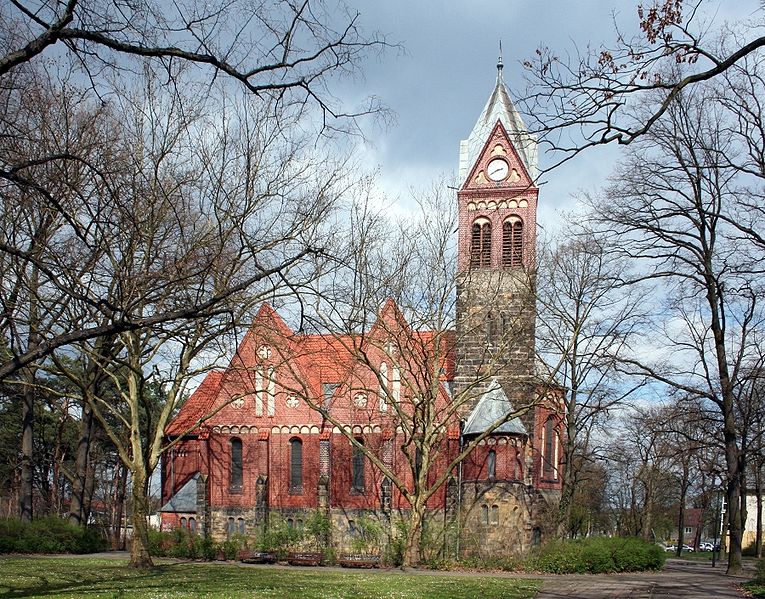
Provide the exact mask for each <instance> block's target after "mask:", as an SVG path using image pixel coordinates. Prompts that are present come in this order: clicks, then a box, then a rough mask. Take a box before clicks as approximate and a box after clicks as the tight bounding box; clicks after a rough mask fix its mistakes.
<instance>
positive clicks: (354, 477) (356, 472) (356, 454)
mask: <svg viewBox="0 0 765 599" xmlns="http://www.w3.org/2000/svg"><path fill="white" fill-rule="evenodd" d="M356 441H358V442H359V443H360V444H361V445H364V440H363V439H356ZM351 469H352V472H351V492H352V493H360V494H363V493H364V490H365V485H364V451H363V450H361V449H359V448H358V447H356V446H355V445H354V446H353V459H352V460H351Z"/></svg>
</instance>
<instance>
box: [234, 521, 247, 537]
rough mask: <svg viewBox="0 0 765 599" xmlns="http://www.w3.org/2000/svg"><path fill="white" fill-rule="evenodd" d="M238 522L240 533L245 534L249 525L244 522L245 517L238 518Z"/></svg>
mask: <svg viewBox="0 0 765 599" xmlns="http://www.w3.org/2000/svg"><path fill="white" fill-rule="evenodd" d="M236 524H237V528H238V529H239V534H240V535H243V534H245V533H246V532H247V525H246V524H245V522H244V518H237V519H236Z"/></svg>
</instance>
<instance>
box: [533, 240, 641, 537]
mask: <svg viewBox="0 0 765 599" xmlns="http://www.w3.org/2000/svg"><path fill="white" fill-rule="evenodd" d="M567 233H569V234H572V235H573V236H571V237H567V238H566V239H565V240H563V239H561V240H559V241H558V242H557V244H555V245H548V246H546V247H543V249H542V251H541V252H540V267H539V274H538V277H537V289H538V291H537V304H538V306H539V321H538V328H537V331H538V332H537V335H538V338H539V341H540V344H539V345H540V353H541V354H542V357H543V359H546V360H547V361H548V363H549V365H550V370H551V371H552V372H557V380H558V381H559V382H560V383H561V384H562V385H563V387H564V388H565V389H566V391H567V392H566V394H565V395H564V398H563V404H564V406H565V416H564V418H565V425H566V426H565V430H566V434H565V436H564V437H563V465H562V468H563V473H562V480H563V490H562V496H561V501H560V509H559V519H560V520H559V531H558V534H559V535H561V536H565V535H566V534H567V531H568V526H569V521H570V518H571V508H572V505H571V502H572V499H573V497H574V495H575V494H576V487H577V485H578V482H579V477H580V474H581V473H582V468H584V467H585V466H586V460H587V459H588V458H590V459H591V458H592V456H593V454H596V453H597V449H596V447H595V446H594V445H593V443H596V442H595V441H594V440H593V433H595V432H596V431H597V429H598V428H599V427H600V426H601V425H603V424H605V422H606V421H607V420H608V415H609V410H613V409H615V408H617V407H618V406H619V405H620V404H621V403H622V402H623V400H624V399H626V398H627V397H628V396H629V395H631V394H632V393H633V392H634V391H635V390H637V389H638V388H640V387H641V386H642V384H643V382H642V381H640V380H638V381H634V382H628V381H620V380H619V379H620V374H619V369H618V360H619V357H620V356H621V355H622V354H623V353H624V350H625V348H627V347H629V345H630V342H631V340H632V337H633V336H634V333H635V330H636V329H637V328H639V327H640V325H641V322H642V313H641V307H642V305H643V304H644V302H645V297H644V295H643V294H642V293H639V292H638V291H637V290H636V289H634V288H630V287H628V286H624V285H623V276H624V273H625V272H626V271H627V270H628V269H629V268H628V266H627V263H626V262H625V261H624V260H619V259H613V257H612V255H611V253H610V252H609V249H608V247H607V246H606V244H605V242H604V241H602V240H599V239H598V238H596V237H594V236H593V235H592V234H590V233H587V232H585V231H580V232H579V233H578V234H577V232H576V229H575V228H574V229H568V230H567ZM597 438H598V435H597V434H596V435H595V439H597Z"/></svg>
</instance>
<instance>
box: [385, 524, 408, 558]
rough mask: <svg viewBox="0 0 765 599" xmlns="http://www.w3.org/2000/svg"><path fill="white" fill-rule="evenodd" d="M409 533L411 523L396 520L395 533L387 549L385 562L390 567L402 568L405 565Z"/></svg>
mask: <svg viewBox="0 0 765 599" xmlns="http://www.w3.org/2000/svg"><path fill="white" fill-rule="evenodd" d="M408 532H409V523H408V522H406V521H405V520H396V524H395V531H394V532H393V534H392V535H391V538H390V541H389V542H388V545H387V546H386V548H385V555H384V556H383V561H384V562H385V563H386V564H387V565H389V566H400V565H401V564H403V563H404V554H405V553H406V536H407V533H408Z"/></svg>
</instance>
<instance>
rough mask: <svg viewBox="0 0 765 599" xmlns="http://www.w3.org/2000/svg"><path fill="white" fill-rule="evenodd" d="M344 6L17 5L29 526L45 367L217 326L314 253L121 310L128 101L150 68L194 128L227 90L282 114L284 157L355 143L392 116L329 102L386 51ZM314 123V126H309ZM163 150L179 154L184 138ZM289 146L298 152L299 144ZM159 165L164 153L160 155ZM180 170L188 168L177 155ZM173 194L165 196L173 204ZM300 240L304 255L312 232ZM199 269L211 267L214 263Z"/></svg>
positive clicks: (8, 319)
mask: <svg viewBox="0 0 765 599" xmlns="http://www.w3.org/2000/svg"><path fill="white" fill-rule="evenodd" d="M335 8H336V7H334V6H326V5H324V4H322V3H319V2H317V3H311V2H309V1H304V2H302V3H298V4H295V3H292V2H287V1H280V0H274V1H273V2H266V3H258V4H252V3H247V2H238V1H237V2H219V3H217V4H215V3H214V4H210V3H197V2H190V3H181V4H174V5H172V6H166V5H164V4H163V3H161V2H153V1H152V0H141V1H139V2H137V3H131V4H130V5H129V6H127V5H125V6H116V5H114V4H113V3H111V2H108V1H107V2H102V1H101V0H71V1H68V2H64V3H49V2H25V1H19V2H13V3H11V4H8V5H4V6H2V7H0V23H1V25H0V40H2V42H3V44H2V45H3V51H2V55H1V56H0V83H2V85H1V86H0V90H1V91H0V121H1V122H0V130H1V131H2V136H3V139H4V140H7V141H8V143H7V144H6V143H4V145H3V149H2V151H1V152H0V182H2V193H3V201H4V205H5V209H6V213H5V215H4V218H7V219H9V220H8V224H9V226H8V227H6V228H4V231H6V232H8V234H7V235H6V236H5V238H4V239H3V244H2V246H1V247H0V253H2V257H1V259H0V261H2V263H3V264H2V267H1V268H2V269H3V274H4V275H7V276H4V279H5V280H7V281H10V282H9V285H8V286H7V287H6V288H4V290H3V291H4V292H6V291H7V297H5V298H4V306H3V311H4V313H3V319H2V321H0V327H2V330H3V332H4V334H5V339H6V346H5V348H4V349H6V350H7V351H4V353H3V358H2V361H0V378H2V379H8V378H9V377H11V376H15V377H16V378H17V379H18V380H21V379H24V380H26V385H27V389H28V391H27V392H26V395H25V397H26V402H25V405H26V409H25V415H24V431H25V432H24V441H23V446H24V448H25V449H24V459H23V460H22V480H23V484H22V486H21V489H22V490H21V493H22V496H23V497H22V501H21V511H22V515H23V517H24V518H25V519H29V518H31V501H32V491H31V489H32V474H31V473H32V470H33V456H32V446H31V439H32V435H33V432H32V431H33V418H32V414H33V403H34V393H33V391H32V389H33V388H34V385H35V378H36V373H37V369H38V368H39V366H40V363H41V362H42V361H44V360H45V359H47V358H48V357H50V355H51V353H52V352H54V351H56V350H57V349H59V348H64V347H68V346H71V345H74V344H86V345H87V344H88V343H89V342H91V341H92V340H94V339H98V338H101V337H107V338H109V339H110V340H111V341H110V342H109V343H107V346H108V345H110V344H113V343H116V341H115V339H116V337H117V336H119V335H120V334H121V333H124V332H129V331H139V330H142V329H144V328H146V327H151V326H162V325H163V324H164V323H166V322H174V321H178V320H186V321H188V322H193V321H194V319H196V318H197V317H199V318H210V317H214V316H216V315H218V314H220V313H222V312H225V311H226V310H227V308H226V303H227V302H228V301H230V300H231V299H233V298H234V297H236V296H238V295H239V294H241V293H242V292H244V291H245V290H247V289H248V288H250V287H252V286H253V285H257V284H258V283H259V282H260V281H262V280H263V279H267V278H269V277H271V276H272V275H276V274H277V273H281V275H282V276H285V277H286V276H287V271H288V270H289V267H290V266H291V265H293V264H294V263H295V262H297V261H299V259H300V258H301V257H302V255H305V254H306V253H310V251H312V250H308V249H306V248H305V247H304V248H303V251H302V253H301V251H297V252H292V253H289V252H288V253H287V254H288V255H289V256H290V259H287V260H285V261H283V262H278V261H273V262H271V263H270V264H268V263H266V264H263V265H262V267H257V268H254V269H252V270H250V271H249V272H247V273H245V272H244V271H242V272H237V273H234V272H231V273H229V274H230V275H231V276H230V277H229V278H228V279H227V280H224V279H223V278H219V279H218V280H217V281H214V282H212V283H211V284H208V285H206V286H205V287H200V288H199V289H198V291H199V293H197V294H195V295H191V296H186V302H184V303H181V302H178V303H175V304H170V303H166V304H163V305H162V306H161V310H160V309H159V308H160V305H159V304H155V305H154V309H152V310H149V311H139V310H136V309H135V308H136V305H137V304H134V303H130V302H122V301H121V300H122V299H124V297H123V296H122V295H121V294H122V292H124V291H125V289H119V288H115V287H112V286H111V285H110V283H109V282H108V281H106V282H105V280H104V275H103V270H102V269H103V264H104V261H106V262H108V261H109V253H108V251H106V245H107V244H109V243H111V242H112V238H111V237H110V235H109V233H110V232H111V229H112V225H113V224H114V223H112V222H109V221H108V220H104V219H102V217H103V216H104V215H106V214H107V213H108V210H107V209H106V208H104V206H103V205H101V204H100V203H99V202H101V201H102V200H103V191H104V190H105V189H106V190H107V193H106V195H108V196H110V197H111V198H119V200H118V201H120V202H130V201H132V198H131V197H130V194H124V195H123V194H122V193H121V191H122V190H121V188H122V186H124V185H126V184H128V183H134V182H135V181H133V182H129V181H128V179H130V177H129V176H127V175H125V174H124V173H123V174H122V176H121V177H119V176H117V175H116V174H115V167H114V164H115V163H114V162H113V161H114V160H115V159H117V158H118V157H117V156H115V153H114V152H112V147H111V146H112V142H114V139H113V131H114V129H115V127H114V124H113V121H114V120H118V118H119V114H118V112H116V111H118V110H119V109H120V107H119V104H120V102H121V101H124V98H123V97H122V93H123V91H124V89H125V88H126V87H130V85H131V82H134V81H136V80H140V79H141V78H142V77H143V76H144V72H145V71H146V70H149V71H151V70H154V71H155V72H162V73H163V75H164V77H165V80H166V83H167V88H168V89H172V90H174V91H175V93H176V94H177V95H178V96H184V97H190V96H191V95H192V94H197V96H198V98H200V99H201V101H200V102H199V103H198V104H199V105H198V106H193V105H192V104H191V103H189V104H188V105H187V106H185V107H184V108H183V110H182V111H180V113H181V114H180V118H181V119H182V122H184V123H186V124H187V125H189V126H206V127H208V128H209V131H214V130H216V129H217V128H218V127H219V126H220V125H222V123H217V122H213V121H212V120H209V119H208V120H207V122H205V123H201V122H199V108H200V106H201V105H204V104H205V99H206V98H209V97H211V96H216V97H219V98H220V97H221V96H220V91H221V88H222V87H225V86H226V83H228V84H230V86H231V87H233V88H239V89H241V90H242V91H243V92H246V93H249V94H252V95H254V96H257V97H258V98H260V99H261V100H262V104H261V107H262V108H263V109H265V110H269V109H270V110H271V112H270V113H268V114H269V115H270V117H271V121H270V122H267V121H266V120H263V121H261V123H262V124H263V131H256V132H253V131H250V133H255V134H257V135H256V137H257V136H260V137H261V139H260V141H262V140H263V139H265V138H267V137H269V136H271V140H270V141H271V142H273V143H275V142H276V139H277V138H279V136H280V135H282V132H283V131H285V130H286V129H288V128H289V127H291V126H296V127H306V128H312V129H313V130H314V131H315V132H317V133H324V134H329V133H332V132H334V131H337V130H349V129H351V128H353V127H355V126H356V125H357V121H356V118H357V117H360V116H362V115H369V114H373V113H374V114H380V107H379V104H378V103H377V102H376V101H375V100H374V99H372V100H369V101H368V102H366V103H364V104H363V105H362V106H355V107H350V108H349V107H345V106H343V105H342V104H341V103H340V102H339V101H338V100H337V99H336V98H334V97H333V96H332V93H331V90H330V81H331V80H332V79H333V78H334V77H335V76H337V75H343V74H348V73H352V72H353V70H354V68H355V65H356V64H357V61H358V59H359V57H360V56H361V55H363V54H364V53H366V52H368V51H370V50H375V49H382V48H383V47H384V46H385V45H386V43H385V41H384V40H383V39H382V38H381V37H379V36H377V35H375V34H372V35H369V36H366V35H365V34H364V33H363V32H362V31H361V29H360V27H359V23H358V18H359V15H358V14H357V13H353V12H350V11H347V10H345V9H343V7H342V6H341V7H339V8H338V9H337V10H335ZM337 19H339V20H340V22H335V21H336V20H337ZM179 65H186V69H185V70H186V71H187V75H186V76H184V77H181V76H180V73H181V71H182V70H183V69H180V68H179ZM192 75H193V76H192ZM224 82H225V83H224ZM153 100H156V98H147V101H153ZM221 102H223V100H221ZM47 105H50V106H52V107H53V108H52V109H46V110H40V111H39V112H38V113H37V114H35V112H34V109H35V107H36V108H38V109H41V108H43V107H44V106H47ZM99 106H100V108H99ZM83 107H85V108H83ZM30 115H31V116H30ZM144 116H146V117H147V122H146V123H145V124H146V125H148V124H149V122H151V121H150V117H151V116H152V115H151V114H148V111H147V114H146V115H144ZM155 116H156V115H155ZM176 116H178V115H176ZM310 119H314V123H312V124H310V125H309V121H310ZM35 120H36V121H37V123H36V126H32V125H33V124H34V123H35ZM151 124H153V125H159V128H158V131H157V134H161V133H162V132H164V133H168V131H167V130H166V129H163V128H162V125H165V124H166V123H159V122H157V121H156V120H155V121H153V122H151ZM83 134H84V135H83ZM94 134H95V135H96V136H97V137H96V138H94V137H93V135H94ZM88 135H89V137H88ZM99 136H100V137H99ZM142 141H145V140H142ZM165 141H166V142H167V143H168V144H170V145H172V142H173V140H165ZM176 141H177V140H176ZM284 141H285V144H286V146H288V145H289V143H290V142H289V141H288V140H287V139H286V137H285V138H284ZM155 142H156V140H155ZM161 146H162V144H161V143H159V142H156V143H155V145H154V147H153V148H151V150H153V151H155V152H158V153H160V154H161V153H162V152H163V151H164V150H165V149H166V148H163V147H161ZM286 146H285V147H286ZM201 147H204V145H202V146H201ZM139 148H141V149H143V148H144V144H142V145H141V146H139ZM174 149H175V150H177V149H178V148H177V146H176V147H175V148H174ZM185 151H186V152H188V154H189V156H190V155H192V154H193V153H194V152H196V151H197V148H193V147H191V146H186V148H185ZM152 158H156V155H155V156H149V157H148V159H149V160H150V159H152ZM174 158H175V159H176V160H177V161H179V162H180V159H179V157H178V155H176V156H174ZM188 164H189V165H190V164H191V162H189V163H188ZM208 174H212V173H208ZM248 175H249V176H248V178H247V182H248V184H249V185H250V186H251V187H252V188H255V187H257V186H258V185H259V184H260V183H259V182H257V181H256V180H257V178H258V176H259V173H257V172H255V171H250V172H249V173H248ZM160 183H162V184H165V183H166V182H165V181H162V182H160ZM263 183H265V182H263ZM176 191H177V190H172V189H165V190H164V192H165V193H167V194H168V195H172V194H173V193H175V192H176ZM232 191H233V190H232V189H231V188H230V187H229V188H228V189H226V186H224V185H221V186H220V189H219V190H217V191H216V192H215V193H216V194H217V196H218V198H222V199H223V200H224V201H225V194H227V193H230V192H232ZM208 192H209V190H208ZM99 195H101V197H98V196H99ZM20 198H23V199H24V203H23V206H24V207H28V212H29V214H31V215H37V216H35V217H34V218H35V219H38V220H39V222H38V223H37V224H34V223H31V222H30V223H26V222H25V218H26V217H25V216H24V215H25V214H26V208H24V209H23V210H22V213H21V219H17V218H16V217H17V214H15V210H14V206H16V205H21V204H19V199H20ZM137 208H138V205H136V209H137ZM149 211H150V207H149ZM217 218H218V222H217V223H215V222H214V223H213V224H212V225H211V230H212V227H214V226H216V225H217V226H218V227H219V228H222V229H226V228H227V226H226V224H224V220H223V218H222V217H221V215H220V214H219V215H217ZM213 220H215V219H213ZM186 224H188V223H183V222H179V223H178V225H181V226H185V225H186ZM26 225H29V226H27V228H26V230H23V227H24V226H26ZM31 225H34V226H36V227H37V228H38V229H39V230H37V231H35V230H32V229H30V226H31ZM211 235H212V233H211ZM30 240H34V244H32V243H31V242H30ZM293 242H294V244H295V245H299V243H300V242H301V239H300V234H299V233H298V234H296V235H295V236H294V237H293ZM245 243H250V241H249V240H245ZM212 247H214V244H213V245H212ZM259 249H262V248H259ZM270 251H272V252H278V251H279V249H278V248H276V247H272V248H270ZM111 257H112V258H114V256H111ZM117 262H119V260H117ZM266 262H267V261H266ZM112 266H113V265H112ZM200 268H204V265H203V264H202V263H201V262H200ZM107 270H108V269H107ZM180 270H182V269H180ZM178 274H179V276H186V275H185V274H184V273H183V272H179V273H178ZM108 277H109V275H106V278H107V279H108ZM125 295H126V296H127V295H129V294H125ZM115 298H118V299H117V300H115ZM72 304H75V306H72ZM64 315H66V316H67V317H68V320H67V321H66V325H64V321H63V320H62V319H61V317H62V316H64ZM104 349H105V351H106V354H105V355H100V354H98V353H97V354H96V357H95V362H94V364H96V363H98V362H99V361H104V360H106V361H108V358H110V348H109V347H105V348H104ZM94 364H92V365H91V366H90V367H89V370H90V372H92V373H94V376H93V377H91V383H92V385H94V389H93V390H92V391H93V392H97V391H98V385H99V382H98V380H97V378H96V377H95V373H96V372H98V370H99V369H98V368H97V367H96V366H95V365H94ZM19 373H20V374H19ZM90 418H91V416H90V413H89V411H88V409H87V408H86V409H85V418H84V420H83V427H82V435H81V439H82V442H81V443H80V451H79V458H78V463H77V466H76V472H75V475H74V481H73V482H74V495H75V501H74V504H73V506H72V509H73V512H72V518H73V519H74V520H75V521H82V520H83V517H84V516H85V515H86V512H87V510H85V511H83V501H84V494H85V488H86V487H87V485H88V483H87V477H86V473H87V472H88V466H87V455H88V448H89V443H88V440H89V439H90V437H91V426H90V424H89V422H90Z"/></svg>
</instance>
